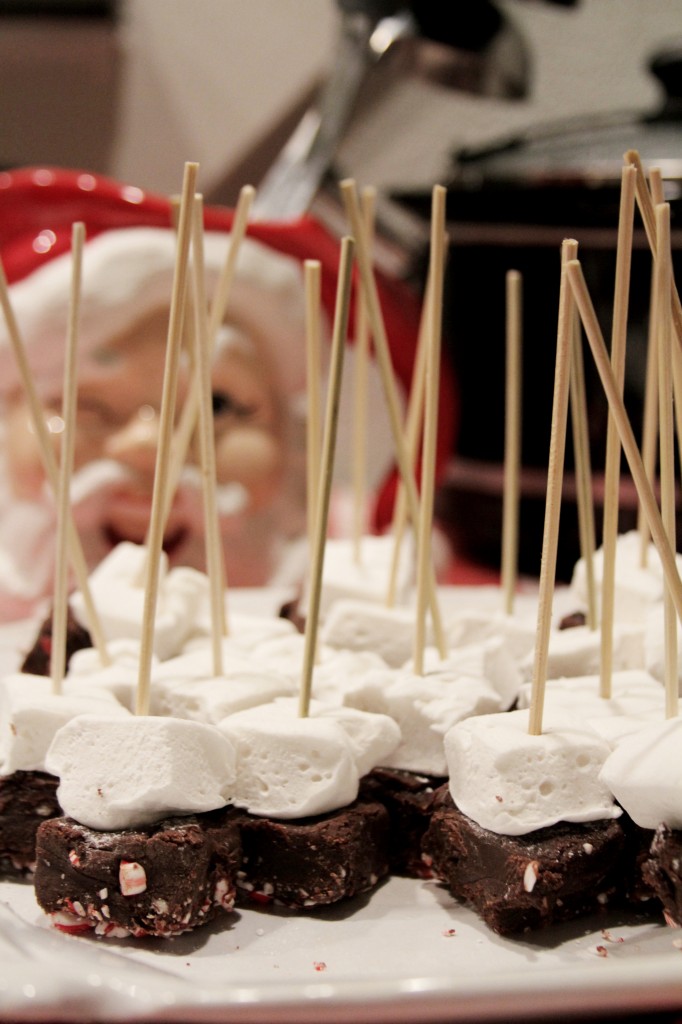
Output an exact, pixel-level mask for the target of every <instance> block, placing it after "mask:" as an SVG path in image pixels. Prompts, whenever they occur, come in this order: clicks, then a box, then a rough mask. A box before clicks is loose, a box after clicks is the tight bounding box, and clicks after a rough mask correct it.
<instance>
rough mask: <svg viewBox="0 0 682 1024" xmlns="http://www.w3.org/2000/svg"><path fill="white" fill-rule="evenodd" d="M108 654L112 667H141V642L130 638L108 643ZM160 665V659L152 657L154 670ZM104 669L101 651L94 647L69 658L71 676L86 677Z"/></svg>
mask: <svg viewBox="0 0 682 1024" xmlns="http://www.w3.org/2000/svg"><path fill="white" fill-rule="evenodd" d="M107 654H108V655H109V661H110V662H111V664H112V665H120V666H121V667H122V668H131V669H138V668H139V665H140V641H139V640H133V639H132V638H130V637H121V638H119V639H118V640H110V641H109V642H108V643H107ZM157 664H158V658H155V657H152V670H153V669H154V667H155V666H156V665H157ZM103 667H107V668H108V667H109V666H103V665H102V659H101V658H100V654H99V651H98V650H96V648H94V647H82V648H81V649H80V650H78V651H74V652H73V654H72V655H71V657H70V658H69V672H68V674H69V676H85V675H90V674H91V673H92V672H99V671H101V669H102V668H103Z"/></svg>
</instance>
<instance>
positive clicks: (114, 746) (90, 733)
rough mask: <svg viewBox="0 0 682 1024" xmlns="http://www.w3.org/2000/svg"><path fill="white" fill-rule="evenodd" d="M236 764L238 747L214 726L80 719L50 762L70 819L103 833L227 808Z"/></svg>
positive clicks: (62, 735)
mask: <svg viewBox="0 0 682 1024" xmlns="http://www.w3.org/2000/svg"><path fill="white" fill-rule="evenodd" d="M235 764H236V760H235V751H234V747H233V746H232V744H231V743H230V742H229V740H228V739H227V738H226V736H225V735H224V734H223V733H221V732H220V730H219V729H216V728H215V726H211V725H203V724H201V723H199V722H187V721H181V720H180V719H172V718H152V717H149V716H146V715H140V716H135V715H133V716H130V717H129V718H127V719H126V721H125V722H123V721H120V720H116V719H113V718H104V717H103V716H101V715H80V716H78V717H77V718H74V719H72V720H71V721H70V722H68V723H67V724H66V725H65V726H63V728H62V729H60V730H59V732H58V733H57V734H56V735H55V738H54V740H53V741H52V744H51V746H50V749H49V750H48V753H47V757H46V765H47V769H48V771H50V772H52V773H53V774H55V775H58V776H59V779H60V784H59V789H58V791H57V797H58V799H59V803H60V804H61V806H62V807H63V809H64V811H65V812H66V814H68V815H69V816H70V817H72V818H75V819H76V821H79V822H81V824H83V825H87V826H88V827H89V828H94V829H101V830H115V829H124V828H136V827H138V826H140V825H148V824H151V823H153V822H155V821H160V820H161V819H163V818H166V817H169V816H172V815H186V814H199V813H202V812H204V811H212V810H216V809H217V808H219V807H223V806H225V804H226V803H227V795H226V794H227V792H228V790H229V789H230V788H231V787H232V785H233V784H234V778H235Z"/></svg>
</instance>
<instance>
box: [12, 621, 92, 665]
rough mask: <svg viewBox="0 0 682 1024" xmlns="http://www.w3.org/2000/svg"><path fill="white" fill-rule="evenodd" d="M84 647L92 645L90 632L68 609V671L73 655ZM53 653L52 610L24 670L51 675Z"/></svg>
mask: <svg viewBox="0 0 682 1024" xmlns="http://www.w3.org/2000/svg"><path fill="white" fill-rule="evenodd" d="M84 647H92V640H91V638H90V634H89V632H88V631H87V629H85V628H84V627H83V626H81V624H80V623H79V622H78V620H77V619H76V617H75V615H74V614H73V611H72V610H71V608H69V609H68V618H67V622H66V661H65V665H64V671H66V669H67V667H68V664H69V661H70V659H71V655H72V654H75V652H76V651H80V650H81V649H82V648H84ZM51 654H52V612H50V614H49V615H48V617H47V618H46V619H45V621H44V622H43V623H42V625H41V627H40V629H39V631H38V636H37V637H36V639H35V643H34V644H33V647H32V648H31V650H30V651H29V652H28V654H27V655H26V657H25V658H24V661H23V664H22V666H21V671H22V672H30V673H32V675H34V676H49V675H50V671H51V666H50V658H51Z"/></svg>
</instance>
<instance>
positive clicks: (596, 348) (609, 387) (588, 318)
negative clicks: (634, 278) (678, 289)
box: [566, 260, 682, 620]
mask: <svg viewBox="0 0 682 1024" xmlns="http://www.w3.org/2000/svg"><path fill="white" fill-rule="evenodd" d="M566 269H567V273H568V279H569V281H570V284H571V290H572V292H573V294H574V296H575V300H576V303H577V305H578V309H579V310H580V317H581V319H582V322H583V327H584V328H585V334H586V335H587V339H588V341H589V343H590V348H591V349H592V355H593V358H594V362H595V365H596V367H597V371H598V373H599V377H600V379H601V382H602V387H603V388H604V391H605V392H606V397H607V400H608V402H609V407H610V409H611V411H612V412H613V415H614V418H615V421H616V427H617V429H618V436H619V437H620V443H621V446H622V448H623V451H624V452H625V457H626V459H627V460H628V465H629V467H630V473H631V475H632V479H633V481H634V484H635V487H636V488H637V492H638V494H639V500H640V502H641V503H642V507H643V508H644V513H645V515H646V517H647V523H648V526H649V530H650V532H651V537H652V540H653V542H654V544H655V545H656V549H657V551H658V555H659V558H660V560H661V566H662V568H663V572H664V574H665V579H666V583H667V584H668V587H669V588H670V591H671V594H672V598H673V601H674V604H675V611H676V612H677V615H678V618H680V620H682V581H680V575H679V572H678V570H677V563H676V561H675V555H674V552H673V549H672V548H671V546H670V542H669V541H668V537H667V534H666V532H665V529H664V527H663V521H662V519H661V514H660V511H659V508H658V505H657V503H656V497H655V495H654V492H653V490H652V488H651V484H650V483H649V480H648V478H647V475H646V472H645V470H644V463H643V462H642V457H641V455H640V452H639V448H638V446H637V441H636V440H635V435H634V433H633V430H632V426H631V425H630V420H629V418H628V414H627V411H626V409H625V404H624V402H623V399H622V398H621V396H620V393H619V390H618V384H617V382H616V379H615V377H614V375H613V370H612V369H611V364H610V362H609V356H608V352H607V351H606V345H605V343H604V338H603V336H602V333H601V328H600V327H599V321H598V320H597V315H596V313H595V311H594V306H593V304H592V300H591V298H590V293H589V291H588V288H587V284H586V282H585V278H584V275H583V272H582V267H581V266H580V263H579V261H578V260H571V261H570V262H569V264H568V266H567V268H566Z"/></svg>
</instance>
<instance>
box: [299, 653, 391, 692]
mask: <svg viewBox="0 0 682 1024" xmlns="http://www.w3.org/2000/svg"><path fill="white" fill-rule="evenodd" d="M381 668H383V669H385V668H387V665H386V662H385V661H384V660H383V658H381V657H380V656H379V655H378V654H375V653H374V651H342V650H338V651H337V650H334V649H333V648H325V649H324V650H323V652H322V657H321V659H320V661H319V662H318V663H317V664H315V666H314V668H313V684H312V693H313V697H315V699H316V700H320V701H324V702H325V703H326V704H335V705H340V704H343V697H344V693H345V691H346V689H347V687H348V682H349V680H353V682H354V683H357V682H358V681H359V680H360V679H362V678H363V676H364V675H365V674H366V673H367V672H373V671H374V670H375V669H381Z"/></svg>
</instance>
